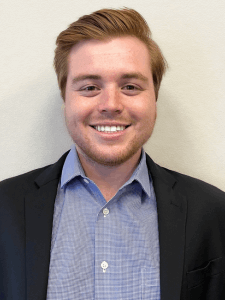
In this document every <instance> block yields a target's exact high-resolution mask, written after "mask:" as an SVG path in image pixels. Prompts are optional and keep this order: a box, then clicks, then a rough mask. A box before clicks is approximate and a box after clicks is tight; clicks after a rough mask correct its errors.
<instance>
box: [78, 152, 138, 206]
mask: <svg viewBox="0 0 225 300" xmlns="http://www.w3.org/2000/svg"><path fill="white" fill-rule="evenodd" d="M77 153H78V157H79V159H80V162H81V165H82V167H83V169H84V172H85V175H86V176H87V177H88V178H90V179H91V180H92V181H93V182H94V183H95V184H96V185H97V186H98V188H99V189H100V191H101V192H102V194H103V195H104V196H105V198H106V201H107V198H108V200H109V199H111V198H112V196H114V195H115V194H116V193H117V191H118V190H119V189H120V188H121V187H122V186H123V185H124V183H125V182H127V180H129V179H130V177H131V176H132V174H133V172H134V170H135V169H136V167H137V166H138V164H139V162H140V159H141V149H139V150H138V152H137V153H135V154H134V155H133V156H132V157H131V158H130V159H128V160H127V161H125V162H124V163H122V164H120V165H116V166H106V165H101V164H98V163H97V162H94V161H91V160H90V159H88V158H87V157H85V156H84V155H83V154H82V153H79V152H78V151H77Z"/></svg>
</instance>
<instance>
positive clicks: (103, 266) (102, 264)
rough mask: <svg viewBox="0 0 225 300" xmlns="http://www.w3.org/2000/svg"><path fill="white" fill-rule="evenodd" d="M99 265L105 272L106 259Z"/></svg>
mask: <svg viewBox="0 0 225 300" xmlns="http://www.w3.org/2000/svg"><path fill="white" fill-rule="evenodd" d="M101 267H102V269H103V273H105V272H106V269H107V268H108V263H107V261H103V262H102V263H101Z"/></svg>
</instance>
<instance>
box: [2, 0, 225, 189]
mask: <svg viewBox="0 0 225 300" xmlns="http://www.w3.org/2000/svg"><path fill="white" fill-rule="evenodd" d="M112 3H113V5H112ZM122 6H127V7H132V8H134V9H136V10H137V11H139V12H140V13H141V14H142V15H143V16H144V17H145V19H146V20H147V22H148V24H149V25H150V28H151V30H152V32H153V38H154V39H155V40H156V42H157V43H158V44H159V46H160V47H161V49H162V51H163V53H164V55H165V57H166V59H167V61H168V63H169V66H170V69H169V71H168V72H167V74H166V77H165V78H164V80H163V83H162V87H161V90H160V94H159V99H158V119H157V123H156V127H155V130H154V133H153V136H152V138H151V139H150V141H149V142H148V143H147V144H146V145H145V150H146V151H147V153H148V154H149V155H150V156H151V157H152V158H153V159H154V160H155V161H156V162H157V163H159V164H160V165H163V166H165V167H167V168H170V169H173V170H176V171H179V172H182V173H185V174H188V175H191V176H194V177H197V178H200V179H202V180H204V181H207V182H209V183H211V184H213V185H215V186H217V187H219V188H220V189H222V190H224V191H225V153H224V149H225V18H224V15H225V1H224V0H189V1H187V0H150V1H149V0H138V1H135V0H122V1H121V0H114V2H112V1H109V0H105V1H96V0H92V1H90V0H82V1H76V0H73V1H72V0H63V1H62V0H57V1H53V0H47V1H46V0H38V1H34V0H2V1H1V4H0V25H1V26H0V41H1V42H0V45H1V46H0V66H1V68H0V69H1V72H0V89H1V93H0V163H1V168H0V180H2V179H4V178H7V177H11V176H15V175H18V174H21V173H24V172H27V171H29V170H32V169H35V168H38V167H41V166H44V165H47V164H50V163H53V162H55V161H56V160H57V159H58V158H59V157H60V156H61V154H63V153H64V152H65V151H66V150H67V149H69V147H70V146H71V144H72V141H71V139H70V138H69V136H68V134H67V131H66V128H65V125H64V120H63V115H62V111H61V105H62V100H61V98H60V94H59V90H58V86H57V82H56V75H55V73H54V70H53V67H52V61H53V55H54V48H55V39H56V37H57V35H58V34H59V33H60V32H61V31H62V30H64V29H65V28H66V27H67V25H69V24H70V23H72V22H73V21H75V20H76V19H77V18H78V17H80V16H81V15H83V14H87V13H90V12H92V11H94V10H97V9H100V8H103V7H114V8H118V7H122Z"/></svg>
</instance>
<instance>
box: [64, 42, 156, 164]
mask: <svg viewBox="0 0 225 300" xmlns="http://www.w3.org/2000/svg"><path fill="white" fill-rule="evenodd" d="M65 119H66V124H67V128H68V131H69V133H70V135H71V137H72V139H73V141H74V142H75V144H76V147H77V151H78V154H79V155H81V156H82V157H85V158H86V159H88V160H89V161H90V160H91V161H92V162H97V163H99V164H101V165H108V166H116V165H120V164H122V163H124V162H126V161H127V160H128V159H130V158H131V157H133V156H134V155H139V154H141V147H142V146H143V145H144V144H145V143H146V142H147V140H148V139H149V137H150V136H151V134H152V131H153V127H154V124H155V119H156V100H155V93H154V85H153V79H152V74H151V69H150V60H149V53H148V50H147V47H146V46H145V44H144V43H143V42H141V41H140V40H139V39H137V38H135V37H119V38H113V39H111V40H108V41H96V40H88V41H82V42H80V43H79V44H78V45H75V46H74V47H73V48H72V50H71V52H70V55H69V63H68V77H67V85H66V94H65ZM94 126H100V127H97V128H96V127H95V128H94ZM103 126H104V127H103ZM105 126H110V128H107V127H106V128H105ZM115 126H116V127H115ZM117 126H126V127H125V129H124V127H123V128H119V127H117ZM127 126H128V127H127ZM103 128H104V129H106V132H103V131H98V130H99V129H100V130H101V129H103ZM110 129H111V130H112V131H111V132H109V133H108V131H109V130H110ZM119 129H123V130H122V131H119ZM115 130H118V131H116V132H115Z"/></svg>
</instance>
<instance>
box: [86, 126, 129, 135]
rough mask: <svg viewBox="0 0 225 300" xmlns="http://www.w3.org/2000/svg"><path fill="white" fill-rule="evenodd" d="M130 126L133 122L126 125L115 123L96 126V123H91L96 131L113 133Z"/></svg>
mask: <svg viewBox="0 0 225 300" xmlns="http://www.w3.org/2000/svg"><path fill="white" fill-rule="evenodd" d="M130 126H131V124H130V125H125V126H120V125H113V126H104V125H99V126H94V125H90V127H92V128H93V129H95V130H96V131H98V132H101V133H108V134H113V133H118V132H121V131H124V130H125V129H127V128H128V127H130Z"/></svg>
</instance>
